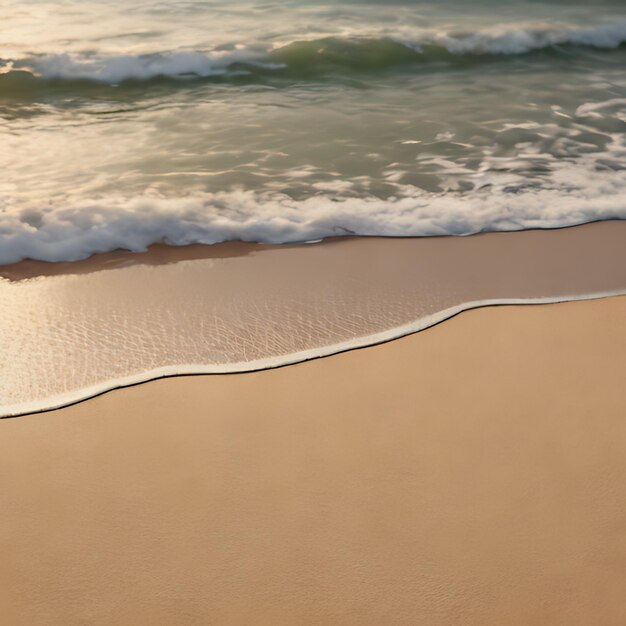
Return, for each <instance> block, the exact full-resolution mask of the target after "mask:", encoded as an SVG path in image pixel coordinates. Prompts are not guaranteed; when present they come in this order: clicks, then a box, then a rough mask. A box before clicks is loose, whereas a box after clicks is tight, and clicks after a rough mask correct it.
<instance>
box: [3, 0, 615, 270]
mask: <svg viewBox="0 0 626 626" xmlns="http://www.w3.org/2000/svg"><path fill="white" fill-rule="evenodd" d="M0 23H1V24H2V25H3V32H5V33H6V34H8V36H5V37H3V38H2V43H1V44H0V72H2V73H0V146H1V147H0V167H1V168H2V171H3V172H4V176H3V177H2V179H1V180H0V263H11V262H14V261H18V260H19V259H22V258H25V257H31V258H38V259H46V260H52V261H60V260H74V259H79V258H84V257H86V256H89V255H90V254H93V253H95V252H102V251H106V250H113V249H116V248H125V249H130V250H141V249H144V248H145V246H147V245H149V244H151V243H154V242H157V241H166V242H169V243H174V244H186V243H194V242H200V243H214V242H217V241H223V240H233V239H242V240H247V241H264V242H287V241H303V240H312V239H319V238H322V237H327V236H332V235H342V234H346V233H356V234H362V235H392V236H405V235H434V234H446V233H452V234H467V233H471V232H476V231H481V230H514V229H520V228H528V227H554V226H562V225H567V224H575V223H580V222H585V221H592V220H597V219H608V218H624V217H626V202H625V201H624V189H625V188H626V158H625V157H626V147H625V145H624V131H625V129H626V70H625V68H626V47H625V46H624V42H625V41H626V9H625V7H624V4H623V2H619V1H600V2H593V3H589V2H561V1H559V2H555V1H552V2H517V1H516V2H513V1H498V2H495V1H490V0H473V1H472V2H465V1H464V2H460V1H458V0H457V1H456V2H454V1H444V2H436V3H435V2H421V1H419V0H418V1H415V2H409V1H405V2H375V1H369V2H365V1H361V2H359V1H350V2H348V1H341V2H312V1H311V2H309V1H306V2H303V1H299V2H295V1H284V2H250V1H245V2H244V1H235V2H232V1H228V2H226V1H225V0H219V1H216V0H214V1H212V2H176V3H170V2H162V3H154V2H143V1H134V2H132V3H128V2H122V1H121V0H111V1H108V2H104V1H101V0H98V1H94V0H87V1H81V2H78V1H76V0H66V1H59V2H39V1H36V0H35V1H29V2H23V1H22V0H20V1H19V2H18V1H17V0H8V1H5V2H3V3H2V6H1V7H0Z"/></svg>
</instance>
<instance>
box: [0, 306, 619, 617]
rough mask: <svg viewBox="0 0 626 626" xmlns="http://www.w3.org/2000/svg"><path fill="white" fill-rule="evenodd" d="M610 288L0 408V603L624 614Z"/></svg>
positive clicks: (106, 612) (78, 610)
mask: <svg viewBox="0 0 626 626" xmlns="http://www.w3.org/2000/svg"><path fill="white" fill-rule="evenodd" d="M625 320H626V298H623V297H621V298H610V299H606V300H597V301H589V302H574V303H567V304H557V305H543V306H523V307H497V308H487V309H480V310H474V311H469V312H466V313H463V314H462V315H460V316H458V317H456V318H455V319H453V320H450V321H448V322H446V323H444V324H441V325H439V326H436V327H434V328H430V329H428V330H426V331H424V332H421V333H418V334H416V335H412V336H410V337H405V338H403V339H399V340H397V341H394V342H391V343H388V344H385V345H381V346H376V347H371V348H366V349H363V350H358V351H354V352H349V353H344V354H339V355H336V356H333V357H329V358H327V359H322V360H317V361H313V362H309V363H303V364H300V365H295V366H291V367H287V368H282V369H277V370H272V371H265V372H258V373H253V374H241V375H236V376H204V377H186V378H176V379H168V380H161V381H155V382H151V383H147V384H144V385H141V386H137V387H133V388H129V389H125V390H119V391H114V392H111V393H108V394H106V395H104V396H101V397H99V398H95V399H92V400H89V401H87V402H85V403H82V404H79V405H76V406H73V407H69V408H66V409H63V410H60V411H55V412H51V413H46V414H39V415H33V416H27V417H22V418H16V419H8V420H2V421H0V511H2V513H1V515H0V553H1V554H2V558H1V559H0V614H1V615H3V616H4V618H3V621H4V623H7V624H11V625H12V626H21V625H28V626H39V625H42V626H43V625H45V626H51V625H52V626H56V625H57V624H58V625H63V626H72V625H74V624H76V625H78V624H98V625H99V624H124V625H126V624H151V625H154V624H185V625H187V624H190V625H191V624H272V625H278V624H289V625H293V624H338V625H339V624H341V625H347V624H354V625H359V626H361V625H364V624H372V625H379V624H411V625H413V624H429V625H433V626H436V625H440V624H441V625H444V624H446V625H447V624H476V625H481V626H484V625H489V624H493V625H494V626H495V625H498V626H500V625H501V624H511V625H514V624H520V625H521V624H523V625H529V624H531V625H534V624H568V625H581V626H583V625H584V626H587V625H588V624H602V625H603V626H608V625H613V624H614V625H616V626H617V625H621V624H623V623H625V622H626V596H625V595H624V593H623V590H624V588H625V587H626V497H625V496H624V484H626V454H625V451H626V387H625V386H624V372H626V324H625V323H624V322H625Z"/></svg>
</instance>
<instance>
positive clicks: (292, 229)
mask: <svg viewBox="0 0 626 626" xmlns="http://www.w3.org/2000/svg"><path fill="white" fill-rule="evenodd" d="M603 155H605V156H606V158H598V154H594V155H593V157H592V156H589V157H587V158H580V159H578V160H575V161H573V162H570V161H565V160H564V161H562V162H561V163H560V165H559V167H558V169H556V170H555V171H554V172H553V173H552V175H551V176H550V177H549V179H547V180H545V181H544V182H543V183H542V184H541V186H539V185H537V184H528V183H523V182H522V183H520V184H515V183H512V182H511V181H507V180H505V181H503V182H501V183H498V182H497V178H496V179H494V180H493V181H492V180H491V179H490V180H489V181H488V182H487V183H486V184H485V185H484V186H483V187H479V185H478V179H477V185H476V188H475V189H474V190H472V191H446V192H439V193H432V192H427V191H425V190H423V189H419V188H417V187H414V186H411V185H398V186H397V192H396V195H394V196H392V197H390V198H384V199H383V198H379V197H376V196H373V195H369V196H368V195H365V196H353V197H351V196H349V195H341V194H340V193H339V192H338V193H336V194H334V195H333V194H332V193H330V194H329V193H328V192H320V193H319V194H317V195H312V196H310V197H308V198H305V199H300V200H295V199H293V198H292V197H290V196H289V195H287V194H284V193H276V192H261V191H251V190H233V191H222V192H216V193H212V192H208V191H206V192H195V193H190V194H188V195H182V196H179V197H168V196H164V195H156V194H154V193H150V194H148V193H146V194H144V195H139V196H135V197H130V198H129V197H123V196H114V195H111V196H100V197H96V198H84V197H81V196H77V197H72V196H71V195H68V196H66V197H65V198H64V199H63V200H62V201H60V200H56V201H54V202H52V203H50V204H47V205H46V206H45V207H43V208H42V207H41V206H21V207H19V208H18V207H16V206H12V205H11V201H10V200H9V199H6V198H5V199H4V200H3V201H2V202H1V203H0V216H1V217H2V220H1V221H0V264H9V263H14V262H17V261H20V260H22V259H25V258H31V259H39V260H45V261H75V260H79V259H83V258H86V257H88V256H90V255H92V254H95V253H99V252H107V251H111V250H115V249H125V250H131V251H143V250H145V249H146V248H147V247H148V246H149V245H151V244H154V243H157V242H164V243H167V244H171V245H188V244H193V243H202V244H214V243H218V242H222V241H233V240H240V241H251V242H265V243H296V242H305V241H313V240H319V239H324V238H328V237H335V236H342V235H361V236H388V237H407V236H435V235H469V234H473V233H477V232H483V231H513V230H522V229H530V228H560V227H565V226H573V225H575V224H582V223H585V222H593V221H599V220H610V219H626V194H625V192H626V168H624V167H623V165H621V164H622V163H623V160H624V157H625V156H626V147H625V146H624V143H623V138H622V137H618V136H616V137H615V140H614V143H613V146H612V147H611V149H610V151H607V152H606V154H605V153H602V154H600V156H603ZM477 176H478V175H477ZM505 179H506V177H505Z"/></svg>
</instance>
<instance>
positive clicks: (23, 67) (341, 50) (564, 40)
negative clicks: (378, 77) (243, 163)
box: [0, 20, 626, 84]
mask: <svg viewBox="0 0 626 626" xmlns="http://www.w3.org/2000/svg"><path fill="white" fill-rule="evenodd" d="M625 42H626V20H618V21H615V22H612V23H608V24H602V25H597V26H587V27H572V26H569V27H568V26H561V25H555V24H539V25H530V26H512V25H501V26H499V27H495V28H489V29H486V30H478V31H469V32H457V31H451V32H446V31H440V30H424V29H420V30H415V29H406V30H402V29H401V30H400V31H399V32H394V33H389V32H382V33H380V32H378V33H372V32H361V33H357V34H354V35H342V36H336V37H324V38H321V39H319V38H318V39H311V40H306V39H304V40H296V41H291V42H282V43H280V44H271V45H269V44H265V45H264V44H259V43H253V44H239V45H236V46H232V47H230V48H229V49H216V50H192V51H187V50H184V51H183V50H178V51H163V52H159V53H154V54H142V55H133V54H125V55H118V56H106V55H104V56H103V55H99V54H98V53H93V52H91V53H89V54H85V55H76V54H73V55H72V54H68V53H62V54H40V55H37V56H33V57H30V58H22V59H3V60H0V80H6V78H7V76H9V75H10V74H12V73H15V72H29V73H31V74H32V75H34V76H37V77H40V78H43V79H57V80H90V81H98V82H103V83H110V84H117V83H120V82H123V81H128V80H149V79H152V78H156V77H174V78H184V77H205V78H206V77H216V76H217V77H222V76H226V75H251V74H257V73H261V74H267V73H268V72H269V73H276V72H289V71H298V72H303V71H304V72H307V71H308V72H325V71H328V70H332V69H333V68H349V69H351V70H355V69H357V70H358V69H361V70H376V69H381V68H386V67H393V66H397V65H406V64H412V63H424V62H429V61H442V60H449V61H459V60H465V61H468V62H471V61H477V60H480V59H481V58H484V57H485V56H504V55H507V56H510V55H523V54H527V53H530V52H534V51H538V50H551V49H555V48H558V47H563V46H568V47H573V46H576V47H587V48H596V49H603V50H611V49H616V48H619V47H620V46H622V45H623V44H624V43H625Z"/></svg>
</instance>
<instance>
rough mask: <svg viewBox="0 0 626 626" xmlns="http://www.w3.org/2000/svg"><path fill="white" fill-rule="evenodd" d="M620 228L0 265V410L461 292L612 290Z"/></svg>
mask: <svg viewBox="0 0 626 626" xmlns="http://www.w3.org/2000/svg"><path fill="white" fill-rule="evenodd" d="M625 236H626V222H611V223H607V222H604V223H598V224H589V225H585V226H580V227H576V228H571V229H563V230H559V231H550V232H547V231H527V232H522V233H497V234H494V233H487V234H484V235H478V236H474V237H442V238H438V237H432V238H423V239H402V240H398V239H395V240H382V239H378V238H372V239H365V238H351V239H338V240H334V241H330V242H324V243H321V244H312V245H305V246H273V247H272V246H270V247H261V246H253V245H248V246H245V245H244V244H239V245H235V246H233V245H232V244H225V246H222V247H218V248H217V250H216V249H214V248H209V250H211V252H212V253H213V254H212V256H211V257H210V258H204V259H202V258H197V252H198V251H197V250H195V249H191V248H190V249H188V253H189V258H188V259H187V260H185V258H184V255H183V254H182V252H183V251H181V250H179V249H173V248H169V250H171V251H172V257H171V258H168V257H170V255H169V254H168V253H167V250H168V248H166V247H163V248H161V251H160V253H159V256H158V257H157V258H155V256H154V255H153V254H152V253H151V252H150V253H148V254H147V255H137V256H136V257H135V263H134V264H132V265H128V263H129V259H128V255H126V256H124V255H121V256H122V259H121V261H122V263H123V264H126V267H124V266H122V267H120V266H119V265H118V266H116V265H115V264H113V263H112V262H111V259H106V260H105V259H98V258H95V259H94V260H89V261H86V262H84V263H82V264H81V263H74V264H69V265H73V266H75V267H76V271H75V273H73V271H72V268H71V267H67V266H66V267H64V268H63V271H64V273H63V274H59V275H55V276H45V275H39V276H37V272H36V271H33V270H34V268H33V266H32V265H31V266H30V267H28V268H27V272H26V275H29V276H31V278H26V279H22V280H20V279H19V277H18V276H17V274H16V273H15V272H13V274H12V277H13V279H12V280H10V279H8V278H0V322H1V324H2V329H3V332H2V333H0V354H1V355H2V359H1V360H0V416H7V415H14V414H21V413H26V412H31V411H36V410H42V409H50V408H53V407H58V406H62V405H66V404H69V403H71V402H75V401H77V400H81V399H84V398H88V397H91V396H93V395H95V394H97V393H101V392H103V391H106V390H108V389H111V388H115V387H118V386H123V385H129V384H133V383H137V382H142V381H146V380H150V379H153V378H157V377H160V376H166V375H174V374H190V373H193V374H198V373H231V372H242V371H251V370H256V369H263V368H268V367H276V366H280V365H287V364H290V363H296V362H300V361H303V360H306V359H310V358H314V357H319V356H324V355H329V354H334V353H337V352H341V351H343V350H347V349H351V348H356V347H363V346H368V345H372V344H374V343H378V342H381V341H388V340H390V339H394V338H396V337H401V336H403V335H406V334H408V333H411V332H416V331H418V330H421V329H423V328H426V327H428V326H431V325H433V324H435V323H438V322H440V321H442V320H444V319H447V318H449V317H451V316H452V315H455V314H456V313H459V312H461V311H463V310H466V309H469V308H473V307H476V306H485V305H489V304H504V303H529V302H552V301H561V300H570V299H572V300H575V299H586V298H589V297H600V296H605V295H613V294H618V293H619V294H626V246H624V240H625ZM203 248H204V249H206V246H204V247H203ZM143 256H146V257H147V258H146V259H145V260H144V259H143ZM170 261H172V262H170ZM155 263H160V265H155ZM16 279H17V280H16ZM494 358H496V357H495V356H494ZM416 382H418V381H416Z"/></svg>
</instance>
